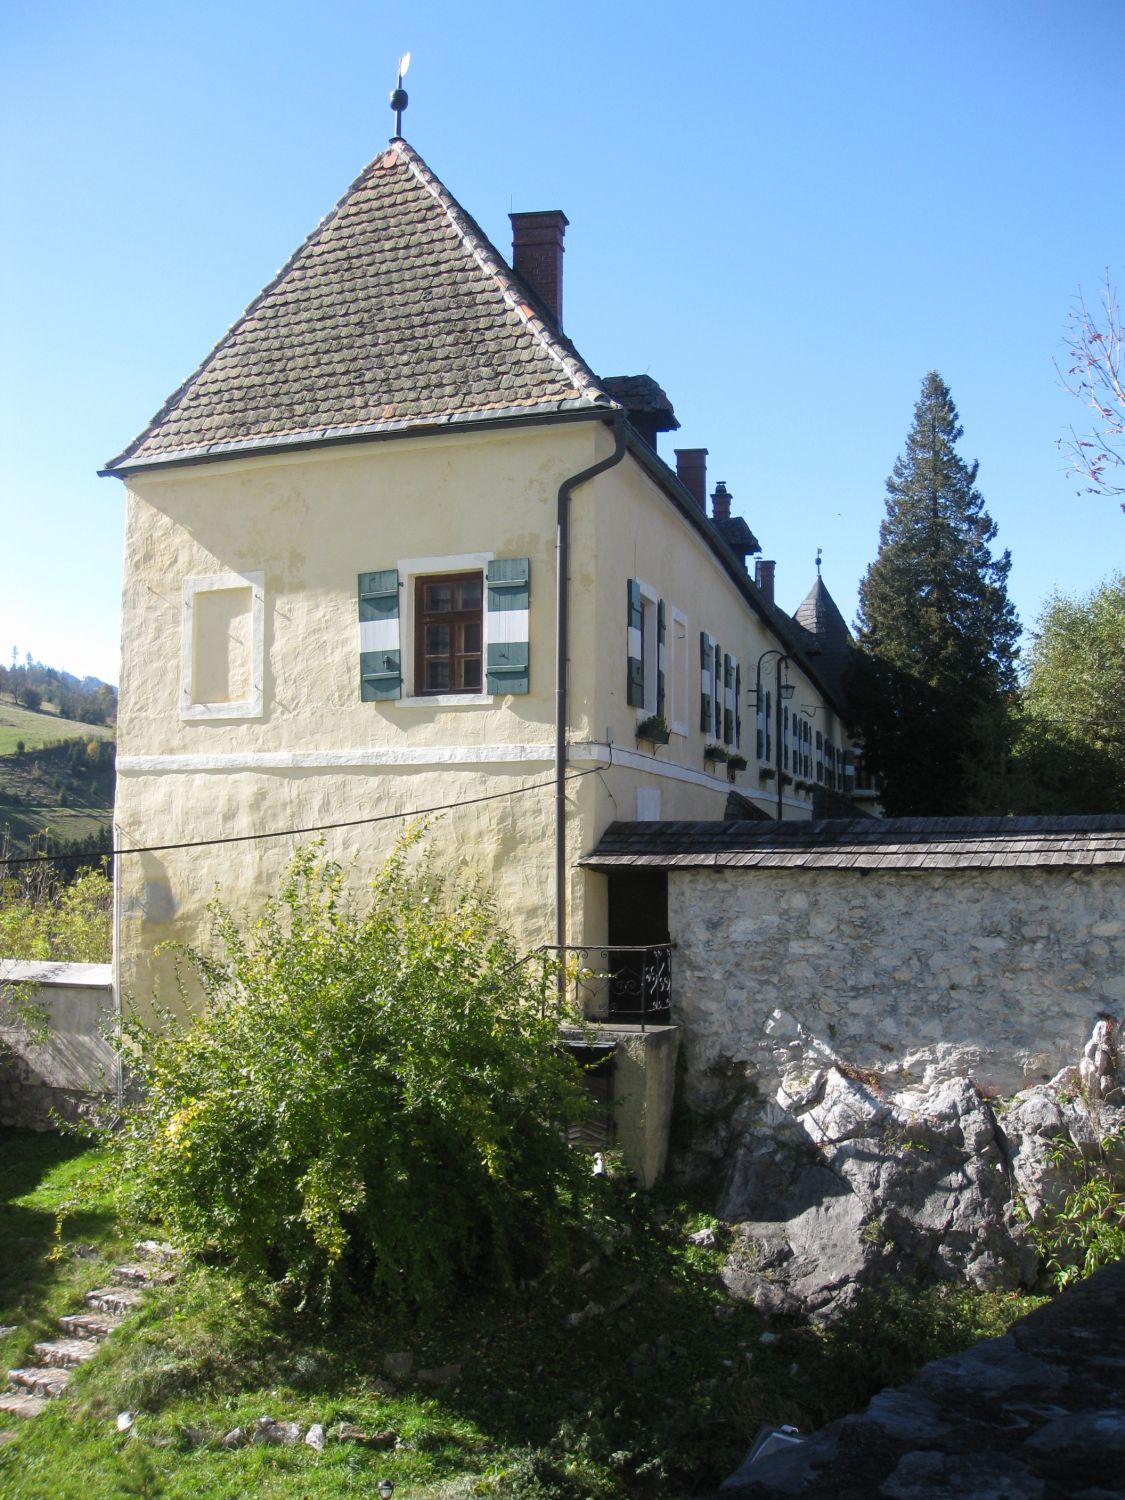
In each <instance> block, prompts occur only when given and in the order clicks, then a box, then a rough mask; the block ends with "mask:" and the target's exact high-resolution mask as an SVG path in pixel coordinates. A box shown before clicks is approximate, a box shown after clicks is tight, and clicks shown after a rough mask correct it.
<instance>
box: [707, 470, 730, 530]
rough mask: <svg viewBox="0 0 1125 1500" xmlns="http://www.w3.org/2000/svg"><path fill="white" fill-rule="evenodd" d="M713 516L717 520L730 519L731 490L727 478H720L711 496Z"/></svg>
mask: <svg viewBox="0 0 1125 1500" xmlns="http://www.w3.org/2000/svg"><path fill="white" fill-rule="evenodd" d="M711 517H712V519H713V520H715V521H729V520H730V490H728V489H727V486H726V482H725V480H722V479H720V480H719V482H718V484H717V485H716V486H715V493H714V494H713V495H712V496H711Z"/></svg>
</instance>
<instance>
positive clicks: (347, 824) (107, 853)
mask: <svg viewBox="0 0 1125 1500" xmlns="http://www.w3.org/2000/svg"><path fill="white" fill-rule="evenodd" d="M602 769H603V768H602V767H601V766H591V767H590V768H589V769H588V770H585V771H571V772H569V773H568V774H567V776H566V778H565V779H566V780H567V781H580V780H581V779H582V777H583V776H596V775H597V774H598V772H599V771H600V770H602ZM554 785H555V781H554V777H552V778H551V780H550V781H533V782H530V783H529V784H528V785H527V786H517V787H512V788H510V789H508V790H506V791H503V792H486V793H484V794H483V795H481V796H480V797H464V798H462V799H461V800H460V801H459V802H442V803H439V804H438V805H437V806H435V807H416V808H413V809H412V810H410V811H407V812H392V813H377V814H375V816H373V817H370V818H348V819H347V820H346V821H344V822H342V823H315V824H313V825H311V826H310V827H308V828H276V829H270V830H268V831H267V832H265V833H229V834H223V835H222V836H221V837H220V838H215V839H187V840H185V841H184V842H183V843H178V844H146V845H144V846H142V847H134V848H129V849H108V850H104V851H102V852H101V853H100V854H99V853H98V852H97V851H95V852H94V853H93V854H91V853H89V852H87V853H85V854H29V855H20V856H19V857H18V858H11V857H7V858H5V857H0V869H3V868H4V867H5V866H7V865H41V864H66V863H71V864H73V863H75V862H76V861H79V862H82V863H86V864H88V863H90V861H92V860H96V859H116V858H117V857H118V856H119V855H123V854H168V853H170V852H172V851H173V850H176V849H207V848H210V847H212V846H213V845H215V844H253V843H258V842H260V841H261V840H262V839H291V838H299V837H301V836H302V835H303V834H307V833H331V832H333V831H334V830H335V829H337V828H361V827H363V826H365V825H368V824H372V823H393V822H395V821H396V820H397V819H402V818H426V817H429V816H431V814H434V813H444V812H456V810H457V809H458V808H460V807H472V806H473V805H474V804H476V803H478V802H496V801H499V800H500V799H501V798H504V797H520V796H522V795H523V794H524V793H525V792H536V791H541V790H543V788H544V787H552V788H553V787H554Z"/></svg>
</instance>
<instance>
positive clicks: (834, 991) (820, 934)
mask: <svg viewBox="0 0 1125 1500" xmlns="http://www.w3.org/2000/svg"><path fill="white" fill-rule="evenodd" d="M668 906H669V925H670V928H671V936H672V939H673V941H674V942H675V943H676V945H677V949H676V954H675V972H674V980H673V983H674V994H675V1007H676V1019H677V1021H679V1022H680V1023H681V1025H682V1026H683V1036H684V1043H683V1045H684V1051H685V1060H686V1064H687V1070H686V1088H687V1101H688V1103H689V1104H691V1105H694V1106H696V1107H697V1108H700V1109H703V1110H706V1109H708V1108H711V1109H715V1108H722V1107H725V1106H726V1105H727V1104H728V1103H730V1102H732V1101H736V1100H737V1099H739V1098H740V1097H741V1098H746V1096H747V1095H748V1094H750V1095H753V1096H755V1097H757V1098H759V1099H769V1098H772V1097H773V1096H774V1095H775V1093H776V1091H777V1090H778V1089H779V1087H781V1086H782V1085H788V1086H789V1087H790V1088H796V1089H799V1088H800V1087H801V1081H802V1079H811V1078H812V1077H813V1076H814V1075H815V1074H816V1073H817V1071H818V1070H819V1069H823V1068H826V1067H831V1066H833V1065H837V1064H842V1065H843V1066H844V1067H845V1069H848V1070H859V1071H860V1072H861V1073H864V1072H870V1073H871V1074H873V1075H876V1076H877V1078H878V1082H879V1084H880V1086H881V1087H884V1088H886V1089H888V1090H894V1091H899V1090H904V1089H911V1088H915V1089H917V1088H923V1089H925V1088H929V1087H931V1086H932V1085H934V1084H937V1083H941V1082H944V1081H948V1080H952V1079H954V1078H957V1077H971V1078H972V1079H973V1080H974V1082H975V1083H976V1085H977V1086H978V1087H979V1088H980V1089H981V1090H982V1091H983V1092H984V1093H985V1094H987V1095H993V1094H995V1095H1000V1096H1010V1095H1012V1094H1014V1093H1016V1092H1017V1091H1019V1090H1021V1089H1026V1088H1030V1087H1033V1086H1034V1085H1036V1084H1041V1083H1042V1082H1044V1081H1045V1080H1048V1079H1050V1078H1052V1077H1053V1076H1054V1075H1055V1074H1057V1073H1058V1072H1059V1070H1060V1069H1061V1068H1063V1067H1065V1066H1068V1065H1071V1064H1073V1063H1074V1061H1075V1060H1076V1058H1078V1057H1079V1056H1081V1054H1082V1050H1083V1046H1084V1044H1085V1043H1086V1042H1087V1039H1088V1038H1090V1036H1091V1032H1092V1030H1093V1028H1094V1027H1095V1025H1096V1023H1097V1022H1098V1020H1099V1017H1101V1016H1103V1015H1110V1016H1113V1017H1120V1016H1121V1014H1122V1012H1123V1011H1125V870H1122V869H1121V868H1120V867H1118V866H1096V867H1093V868H1088V869H1068V868H1050V867H1047V868H1044V867H1036V868H1029V867H1026V866H1025V867H1020V868H1014V869H1007V868H1005V869H996V868H993V869H959V870H942V871H934V870H926V871H923V870H917V869H915V870H903V871H871V872H868V873H862V874H861V873H860V872H859V871H856V870H850V871H849V870H824V869H817V870H815V871H811V870H810V871H800V870H793V869H785V870H769V869H748V870H730V869H724V870H673V871H671V872H670V874H669V890H668Z"/></svg>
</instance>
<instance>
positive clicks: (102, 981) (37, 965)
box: [0, 958, 113, 990]
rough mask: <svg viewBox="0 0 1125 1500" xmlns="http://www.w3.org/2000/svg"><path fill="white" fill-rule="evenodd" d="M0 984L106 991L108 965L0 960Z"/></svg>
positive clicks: (109, 979) (110, 968)
mask: <svg viewBox="0 0 1125 1500" xmlns="http://www.w3.org/2000/svg"><path fill="white" fill-rule="evenodd" d="M0 984H61V985H66V986H67V987H68V988H69V989H77V990H81V989H94V990H101V989H108V988H109V987H110V986H111V985H112V984H113V965H112V964H67V963H62V962H60V961H59V960H56V959H47V958H34V959H23V958H0Z"/></svg>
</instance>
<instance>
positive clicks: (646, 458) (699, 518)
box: [626, 427, 847, 720]
mask: <svg viewBox="0 0 1125 1500" xmlns="http://www.w3.org/2000/svg"><path fill="white" fill-rule="evenodd" d="M626 432H627V439H628V447H629V452H630V453H632V455H633V457H634V458H636V459H637V460H638V461H639V462H640V464H641V465H642V467H643V468H644V469H645V470H646V472H647V473H648V474H649V475H650V477H651V478H652V479H654V480H655V481H656V483H657V484H658V485H659V486H660V488H661V489H662V490H663V491H664V493H665V494H666V495H667V496H668V498H669V499H670V500H671V501H672V503H673V504H674V505H675V506H676V508H677V510H679V511H680V513H681V514H682V515H683V516H684V518H685V520H687V522H688V523H689V525H691V526H692V527H693V529H694V530H695V531H696V532H697V533H698V534H699V536H700V537H702V539H703V540H704V541H705V542H706V543H707V545H708V547H710V549H711V551H712V552H713V553H714V554H715V556H716V558H718V560H719V562H720V563H722V565H723V568H724V569H725V570H726V572H727V573H728V575H729V576H730V578H731V580H732V582H733V583H734V584H735V585H736V586H737V588H738V590H739V592H740V593H741V594H742V596H743V598H744V599H745V600H746V602H747V603H748V604H749V605H750V608H751V609H752V610H753V611H754V613H755V614H756V615H757V616H758V617H759V619H760V620H761V621H762V623H763V624H764V625H765V627H766V629H767V630H769V632H770V633H771V634H772V635H775V636H777V637H778V639H779V640H782V641H784V642H785V645H786V646H787V648H788V650H789V653H790V654H791V655H792V656H793V658H794V659H795V660H796V662H797V663H798V665H799V666H800V668H801V670H802V671H803V672H805V673H806V674H807V675H808V677H809V678H811V680H812V681H813V682H814V683H815V684H816V686H817V687H818V688H819V689H820V691H821V692H822V693H823V694H824V696H825V698H826V699H827V700H828V702H829V704H830V705H831V706H832V708H833V710H834V711H835V712H836V713H838V714H839V715H840V716H841V718H843V719H845V720H846V719H847V714H846V712H845V710H844V706H843V704H841V703H840V701H839V700H838V699H837V697H836V694H835V693H834V692H833V691H832V690H831V689H830V688H829V687H828V685H827V684H826V683H825V681H824V679H823V678H822V677H821V676H820V674H819V673H818V672H817V670H816V667H815V666H814V665H813V663H812V662H811V661H810V660H809V658H808V655H807V654H806V651H805V649H804V648H803V647H802V645H801V643H800V642H799V641H798V640H796V639H795V638H794V637H793V636H792V635H791V633H790V632H789V631H788V630H786V629H784V628H783V627H782V626H781V621H785V623H786V624H791V623H792V622H791V621H790V620H789V617H788V616H787V615H785V614H783V613H782V612H781V611H780V610H779V611H777V615H776V617H775V615H774V614H771V612H770V610H769V608H768V606H767V605H766V603H765V601H764V600H763V598H762V591H761V589H759V587H758V585H757V584H756V583H755V582H754V580H753V579H752V578H751V577H750V575H749V574H748V573H747V571H746V569H745V567H744V566H743V564H742V563H741V562H740V561H739V559H738V558H737V557H736V556H735V554H734V553H733V552H732V551H731V549H730V547H729V546H728V544H727V543H726V542H725V541H724V539H723V538H722V537H721V536H720V534H719V532H718V531H717V530H716V529H715V527H714V526H713V525H712V523H711V521H710V519H709V517H708V516H707V515H706V514H705V512H704V511H702V510H700V508H699V506H698V505H697V504H696V501H695V498H694V496H693V495H692V494H691V492H690V491H689V490H687V489H686V488H685V487H684V485H683V484H681V482H680V480H679V479H678V478H677V477H676V475H675V473H674V472H673V471H672V470H671V469H670V468H669V467H668V465H667V464H666V463H665V462H664V460H663V459H662V458H661V457H660V455H659V454H658V453H657V452H656V451H655V450H654V449H653V448H652V447H650V445H649V444H648V443H646V442H645V440H644V438H642V437H640V436H639V435H638V434H637V433H636V432H635V430H634V429H633V428H632V427H628V428H627V429H626Z"/></svg>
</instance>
